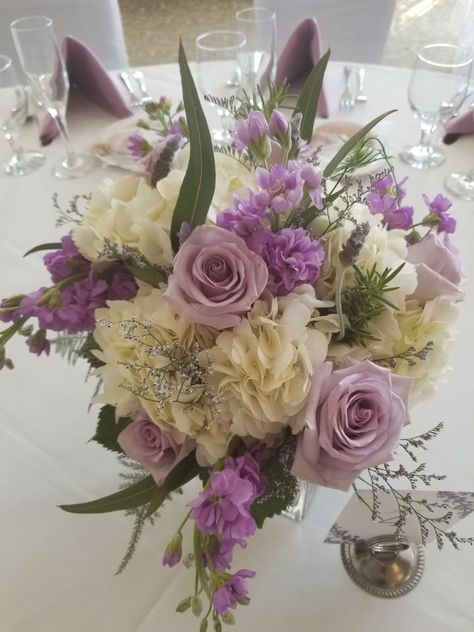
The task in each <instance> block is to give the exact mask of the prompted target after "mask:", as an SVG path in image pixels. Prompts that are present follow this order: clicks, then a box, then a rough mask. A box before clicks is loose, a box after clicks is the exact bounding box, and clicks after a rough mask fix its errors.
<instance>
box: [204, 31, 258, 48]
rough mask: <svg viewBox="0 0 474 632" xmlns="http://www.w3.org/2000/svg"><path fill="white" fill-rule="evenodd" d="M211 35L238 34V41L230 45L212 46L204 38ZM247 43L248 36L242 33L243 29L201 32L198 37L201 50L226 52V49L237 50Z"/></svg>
mask: <svg viewBox="0 0 474 632" xmlns="http://www.w3.org/2000/svg"><path fill="white" fill-rule="evenodd" d="M211 35H234V36H238V39H237V37H236V43H234V44H231V45H229V46H211V45H209V44H203V43H202V40H204V39H206V38H207V37H209V36H211ZM246 43H247V38H246V37H245V35H244V34H243V33H242V31H231V30H227V29H218V30H216V31H206V32H205V33H200V34H199V35H198V36H197V37H196V46H197V47H198V48H199V49H200V50H207V51H223V52H225V51H232V50H237V49H240V48H243V46H245V44H246Z"/></svg>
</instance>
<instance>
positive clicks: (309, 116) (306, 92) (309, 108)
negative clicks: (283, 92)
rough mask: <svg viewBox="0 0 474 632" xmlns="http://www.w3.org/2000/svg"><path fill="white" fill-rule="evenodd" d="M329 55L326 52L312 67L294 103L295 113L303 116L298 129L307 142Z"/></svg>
mask: <svg viewBox="0 0 474 632" xmlns="http://www.w3.org/2000/svg"><path fill="white" fill-rule="evenodd" d="M330 54H331V51H330V50H328V51H327V52H326V53H325V54H324V55H323V56H322V57H321V59H320V60H319V61H318V63H317V64H316V65H315V66H314V68H313V70H312V71H311V72H310V74H309V76H308V78H307V79H306V81H305V84H304V86H303V90H302V91H301V94H300V96H299V98H298V101H297V103H296V108H295V112H301V114H302V115H303V118H302V121H301V129H300V134H301V138H302V139H303V140H306V141H308V142H309V141H310V140H311V137H312V135H313V128H314V119H315V118H316V110H317V107H318V101H319V95H320V94H321V89H322V87H323V79H324V73H325V72H326V66H327V65H328V61H329V56H330Z"/></svg>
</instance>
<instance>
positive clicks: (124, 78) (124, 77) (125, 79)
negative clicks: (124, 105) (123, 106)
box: [119, 71, 141, 109]
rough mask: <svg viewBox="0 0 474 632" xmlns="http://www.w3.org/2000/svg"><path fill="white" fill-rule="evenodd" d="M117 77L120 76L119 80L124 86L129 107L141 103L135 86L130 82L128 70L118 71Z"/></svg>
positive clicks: (137, 106)
mask: <svg viewBox="0 0 474 632" xmlns="http://www.w3.org/2000/svg"><path fill="white" fill-rule="evenodd" d="M119 78H120V81H121V82H122V83H123V85H124V86H125V89H126V90H127V92H128V95H129V97H130V107H131V108H132V109H136V108H139V107H140V105H141V103H140V97H139V96H138V95H137V93H136V92H135V86H134V85H133V83H132V80H131V77H130V75H129V74H128V72H125V71H122V72H120V73H119Z"/></svg>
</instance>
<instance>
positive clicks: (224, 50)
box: [196, 30, 245, 144]
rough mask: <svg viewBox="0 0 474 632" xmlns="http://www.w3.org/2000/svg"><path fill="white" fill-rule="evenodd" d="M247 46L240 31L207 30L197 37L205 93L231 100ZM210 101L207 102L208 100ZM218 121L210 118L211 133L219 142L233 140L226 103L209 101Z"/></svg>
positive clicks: (199, 76)
mask: <svg viewBox="0 0 474 632" xmlns="http://www.w3.org/2000/svg"><path fill="white" fill-rule="evenodd" d="M244 46H245V36H244V35H243V33H241V32H239V31H225V30H219V31H208V32H207V33H201V35H198V37H197V38H196V49H197V56H196V70H197V83H198V86H199V89H200V91H201V92H202V94H203V95H204V96H205V97H207V96H211V97H217V98H218V99H224V101H225V100H226V99H230V98H231V97H234V96H236V94H237V92H238V90H239V89H240V70H239V66H238V56H239V53H240V52H241V51H242V50H243V47H244ZM206 100H207V101H208V99H206ZM208 103H209V104H210V106H211V111H214V112H215V113H216V114H217V117H218V118H217V119H215V117H212V119H211V133H212V136H213V138H214V140H215V141H216V142H217V143H224V144H225V143H228V142H230V140H231V133H230V129H229V128H230V123H231V113H230V111H229V109H228V108H226V107H225V102H222V101H220V102H219V103H215V102H213V101H208Z"/></svg>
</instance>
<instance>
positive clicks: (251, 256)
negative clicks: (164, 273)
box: [163, 226, 268, 329]
mask: <svg viewBox="0 0 474 632" xmlns="http://www.w3.org/2000/svg"><path fill="white" fill-rule="evenodd" d="M267 279H268V270H267V267H266V265H265V262H264V261H263V259H262V257H260V256H259V255H258V254H256V253H255V252H252V251H251V250H249V248H247V246H246V244H245V241H244V240H243V239H242V238H241V237H239V236H238V235H235V234H234V233H232V232H230V231H227V230H224V229H223V228H219V227H218V226H198V227H197V228H195V229H194V230H193V232H192V233H191V235H190V236H189V237H188V238H187V239H186V241H185V242H184V244H183V245H182V246H181V248H180V250H179V251H178V254H177V255H176V257H175V259H174V262H173V274H172V275H171V276H170V278H169V279H168V289H167V290H166V292H165V293H164V294H163V296H164V298H165V299H166V300H167V301H168V302H169V303H170V304H171V305H172V306H173V307H174V308H175V309H176V310H177V311H178V312H179V314H180V316H182V317H183V318H184V320H186V321H188V322H190V323H200V324H203V325H209V326H210V327H215V328H216V329H225V328H226V327H234V326H236V325H238V324H239V323H240V319H241V316H242V314H245V313H247V312H248V310H249V309H250V307H251V305H252V303H253V302H254V301H256V300H257V298H258V297H259V296H260V295H261V293H262V292H263V290H264V288H265V286H266V284H267Z"/></svg>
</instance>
